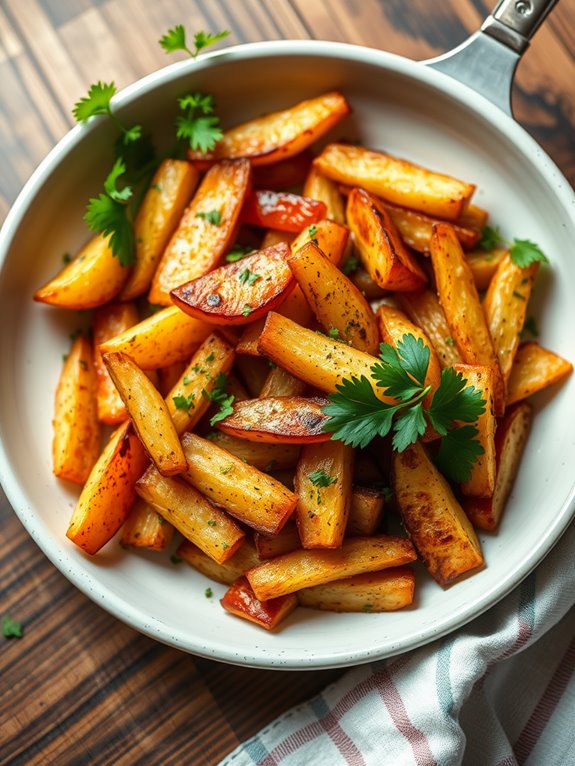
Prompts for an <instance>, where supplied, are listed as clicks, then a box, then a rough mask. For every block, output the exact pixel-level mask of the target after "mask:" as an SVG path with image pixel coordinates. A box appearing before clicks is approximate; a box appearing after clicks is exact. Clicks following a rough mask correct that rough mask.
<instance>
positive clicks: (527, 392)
mask: <svg viewBox="0 0 575 766" xmlns="http://www.w3.org/2000/svg"><path fill="white" fill-rule="evenodd" d="M572 371H573V365H572V364H571V362H568V361H567V360H566V359H563V358H562V357H560V356H558V355H557V354H555V353H554V352H553V351H549V350H548V349H546V348H543V346H540V345H539V344H538V343H535V342H533V341H528V342H527V343H522V344H521V345H520V346H519V349H518V351H517V354H516V355H515V361H514V363H513V367H512V369H511V375H510V376H509V383H508V385H507V406H508V407H509V405H511V404H515V403H516V402H519V401H521V400H522V399H526V398H527V397H528V396H531V395H532V394H535V393H537V391H541V390H542V389H543V388H547V386H551V385H552V384H553V383H557V382H558V381H560V380H562V379H563V378H564V377H566V376H567V375H570V374H571V372H572Z"/></svg>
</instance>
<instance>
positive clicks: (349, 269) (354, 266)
mask: <svg viewBox="0 0 575 766" xmlns="http://www.w3.org/2000/svg"><path fill="white" fill-rule="evenodd" d="M359 266H360V261H359V258H356V256H355V255H350V257H349V258H348V259H347V260H346V261H345V263H344V264H343V266H342V267H341V270H342V271H343V273H344V274H346V275H347V276H349V274H353V272H354V271H357V270H358V269H359Z"/></svg>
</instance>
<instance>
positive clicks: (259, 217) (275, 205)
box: [241, 189, 327, 234]
mask: <svg viewBox="0 0 575 766" xmlns="http://www.w3.org/2000/svg"><path fill="white" fill-rule="evenodd" d="M326 212H327V209H326V206H325V205H324V204H323V202H318V200H315V199H310V198H309V197H301V196H300V195H299V194H293V193H292V192H286V191H283V192H281V191H280V192H278V191H269V190H267V189H256V191H253V192H252V193H251V194H249V195H248V196H247V198H246V201H245V202H244V206H243V208H242V212H241V220H242V223H247V224H249V225H251V226H261V227H263V228H264V229H275V230H276V231H291V232H292V233H293V234H297V233H298V232H300V231H301V230H302V229H303V228H304V227H306V226H311V225H312V224H316V223H318V221H321V219H322V218H325V216H326Z"/></svg>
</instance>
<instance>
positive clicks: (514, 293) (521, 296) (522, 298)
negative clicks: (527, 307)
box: [513, 290, 527, 301]
mask: <svg viewBox="0 0 575 766" xmlns="http://www.w3.org/2000/svg"><path fill="white" fill-rule="evenodd" d="M513 297H514V298H519V300H520V301H525V300H527V298H526V297H525V296H524V295H521V293H520V292H518V291H517V290H513Z"/></svg>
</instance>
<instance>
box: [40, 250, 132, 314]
mask: <svg viewBox="0 0 575 766" xmlns="http://www.w3.org/2000/svg"><path fill="white" fill-rule="evenodd" d="M127 276H128V269H127V268H126V267H125V266H122V264H121V263H120V259H119V258H117V257H116V256H115V255H114V254H113V253H112V251H111V249H110V247H109V246H108V239H107V238H105V237H103V236H101V235H98V236H97V237H93V239H91V240H90V241H89V242H88V244H87V245H85V246H84V247H83V248H82V249H81V250H80V252H79V253H78V255H77V256H76V257H75V258H74V260H73V261H71V263H69V264H68V265H67V266H64V268H63V269H62V271H61V272H60V273H59V274H57V275H56V276H55V277H54V279H51V280H50V281H49V282H48V284H46V285H44V287H41V288H40V289H39V290H36V292H35V293H34V300H35V301H39V302H40V303H49V304H50V305H51V306H59V307H60V308H64V309H92V308H95V307H96V306H103V305H104V303H108V301H111V300H113V299H114V298H115V297H116V296H117V295H118V293H119V292H120V290H121V289H122V285H123V284H124V282H125V281H126V278H127Z"/></svg>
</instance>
